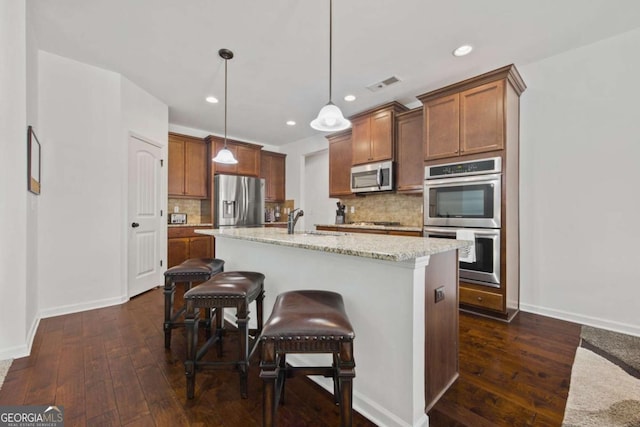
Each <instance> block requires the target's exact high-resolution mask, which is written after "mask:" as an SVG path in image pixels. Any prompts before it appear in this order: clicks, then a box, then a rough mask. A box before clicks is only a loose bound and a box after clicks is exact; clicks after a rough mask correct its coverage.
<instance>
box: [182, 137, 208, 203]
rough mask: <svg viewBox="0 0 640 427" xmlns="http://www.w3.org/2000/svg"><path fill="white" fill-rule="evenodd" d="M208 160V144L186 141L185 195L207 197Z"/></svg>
mask: <svg viewBox="0 0 640 427" xmlns="http://www.w3.org/2000/svg"><path fill="white" fill-rule="evenodd" d="M208 161H209V156H208V155H207V145H206V144H205V143H204V142H200V141H189V140H187V141H185V145H184V164H185V174H184V175H185V176H184V187H185V195H187V196H192V197H198V198H203V199H204V198H206V197H207V172H208V167H207V166H208Z"/></svg>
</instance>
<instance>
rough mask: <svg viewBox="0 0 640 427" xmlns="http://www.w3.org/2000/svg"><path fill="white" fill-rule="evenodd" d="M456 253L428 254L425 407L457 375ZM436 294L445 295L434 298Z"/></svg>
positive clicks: (435, 398)
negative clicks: (429, 255) (429, 257)
mask: <svg viewBox="0 0 640 427" xmlns="http://www.w3.org/2000/svg"><path fill="white" fill-rule="evenodd" d="M457 266H458V252H457V251H449V252H444V253H440V254H436V255H431V259H430V261H429V266H428V267H427V268H426V271H425V384H424V388H425V410H426V411H427V412H428V411H429V410H430V409H431V407H432V406H433V405H435V403H436V402H437V401H438V399H439V398H440V397H441V396H442V395H443V394H444V393H445V392H446V391H447V389H448V388H449V387H450V386H451V384H453V382H454V381H455V380H456V379H457V378H458V336H459V326H458V268H457ZM436 293H439V294H440V297H441V296H442V295H443V296H444V297H443V298H442V299H440V300H439V301H436V300H437V298H436Z"/></svg>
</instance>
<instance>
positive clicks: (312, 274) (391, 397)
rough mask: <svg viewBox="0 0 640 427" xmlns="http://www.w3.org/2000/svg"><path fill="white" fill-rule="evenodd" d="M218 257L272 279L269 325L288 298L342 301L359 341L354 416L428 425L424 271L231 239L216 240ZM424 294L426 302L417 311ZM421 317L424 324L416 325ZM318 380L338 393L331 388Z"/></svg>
mask: <svg viewBox="0 0 640 427" xmlns="http://www.w3.org/2000/svg"><path fill="white" fill-rule="evenodd" d="M216 254H217V255H218V256H220V257H221V258H222V259H224V260H225V262H226V264H225V271H233V270H253V271H259V272H262V273H263V274H265V276H266V278H265V293H266V296H265V300H264V311H265V319H266V318H267V317H268V316H269V315H270V313H271V311H272V308H273V303H274V301H275V298H276V296H277V294H279V293H281V292H285V291H289V290H294V289H321V290H331V291H335V292H339V293H340V294H342V296H343V298H344V300H345V306H346V309H347V312H348V315H349V318H350V320H351V323H352V324H353V327H354V330H355V333H356V338H355V341H354V354H355V362H356V377H355V379H354V383H353V386H354V396H353V405H354V409H356V410H357V411H358V412H360V413H362V414H363V415H364V416H366V417H367V418H369V419H371V420H372V421H373V422H375V423H376V424H378V425H385V426H426V425H428V418H427V416H426V414H425V412H424V385H423V384H424V338H423V337H424V333H425V331H424V324H425V323H424V313H423V310H424V303H423V301H424V278H425V273H424V271H425V266H424V263H422V264H417V263H416V262H415V260H412V261H406V262H392V261H380V260H374V259H370V258H363V257H357V256H349V255H338V254H333V253H327V252H322V251H315V250H308V249H302V248H292V247H287V246H279V245H276V244H267V243H259V242H252V241H246V240H237V239H231V238H225V237H224V236H218V237H217V238H216ZM416 282H419V283H416ZM418 286H419V287H421V288H422V289H421V292H419V294H420V295H421V298H420V301H419V302H418V304H415V302H414V296H415V295H416V288H417V287H418ZM227 311H232V310H227ZM416 311H419V312H421V313H417V312H416ZM229 314H231V315H233V313H229ZM250 316H252V314H250ZM416 317H417V318H418V319H420V320H421V321H420V322H415V321H414V319H415V318H416ZM252 320H253V319H252ZM291 356H292V357H287V361H289V362H291V363H292V364H293V365H296V361H297V360H300V361H304V362H305V363H308V362H309V361H312V362H313V363H314V364H317V362H316V360H313V358H308V355H291ZM294 356H304V360H303V359H302V358H299V359H297V358H296V357H294ZM327 361H328V362H330V359H329V360H327ZM416 366H419V369H415V367H416ZM254 380H256V379H255V378H254ZM313 380H314V381H316V382H318V383H319V384H321V385H322V386H323V387H324V388H325V389H327V390H328V391H331V392H332V391H333V387H332V385H331V382H330V380H326V379H324V378H319V377H313ZM416 402H419V405H416Z"/></svg>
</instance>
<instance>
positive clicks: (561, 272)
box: [519, 30, 640, 335]
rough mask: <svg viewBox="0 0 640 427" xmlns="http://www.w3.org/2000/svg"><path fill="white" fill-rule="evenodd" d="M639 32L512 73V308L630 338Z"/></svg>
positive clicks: (637, 296) (634, 317)
mask: <svg viewBox="0 0 640 427" xmlns="http://www.w3.org/2000/svg"><path fill="white" fill-rule="evenodd" d="M638 46H640V30H635V31H632V32H629V33H626V34H623V35H620V36H617V37H614V38H611V39H608V40H604V41H600V42H598V43H595V44H592V45H589V46H586V47H582V48H579V49H576V50H573V51H570V52H567V53H564V54H562V55H558V56H554V57H551V58H548V59H545V60H543V61H539V62H537V63H534V64H530V65H528V66H525V67H519V71H520V72H521V74H522V76H523V78H524V81H525V82H526V84H527V86H528V89H527V90H526V92H524V94H523V96H522V98H521V115H520V117H521V185H520V188H521V209H520V212H521V293H520V295H521V308H522V309H523V310H526V311H532V312H537V313H541V314H546V315H550V316H553V317H558V318H565V319H568V320H574V321H577V322H580V323H585V324H592V325H595V326H600V327H605V328H609V329H613V330H619V331H622V332H628V333H634V334H636V335H640V316H639V315H638V313H639V310H640V280H639V279H638V271H637V270H638V266H639V265H640V251H638V246H639V243H640V232H639V231H638V228H637V222H638V218H639V217H638V212H640V196H639V194H640V190H638V183H640V166H639V165H640V109H639V107H638V97H639V96H640V79H639V78H638V76H640V56H638V55H637V49H638Z"/></svg>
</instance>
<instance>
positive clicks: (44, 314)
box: [40, 295, 129, 319]
mask: <svg viewBox="0 0 640 427" xmlns="http://www.w3.org/2000/svg"><path fill="white" fill-rule="evenodd" d="M127 301H129V298H128V297H127V296H126V295H121V296H119V297H114V298H105V299H102V300H95V301H88V302H83V303H81V304H71V305H63V306H60V307H52V308H48V309H46V310H42V311H41V312H40V317H41V318H42V319H46V318H48V317H53V316H62V315H63V314H72V313H80V312H82V311H87V310H95V309H97V308H105V307H111V306H112V305H118V304H122V303H125V302H127Z"/></svg>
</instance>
